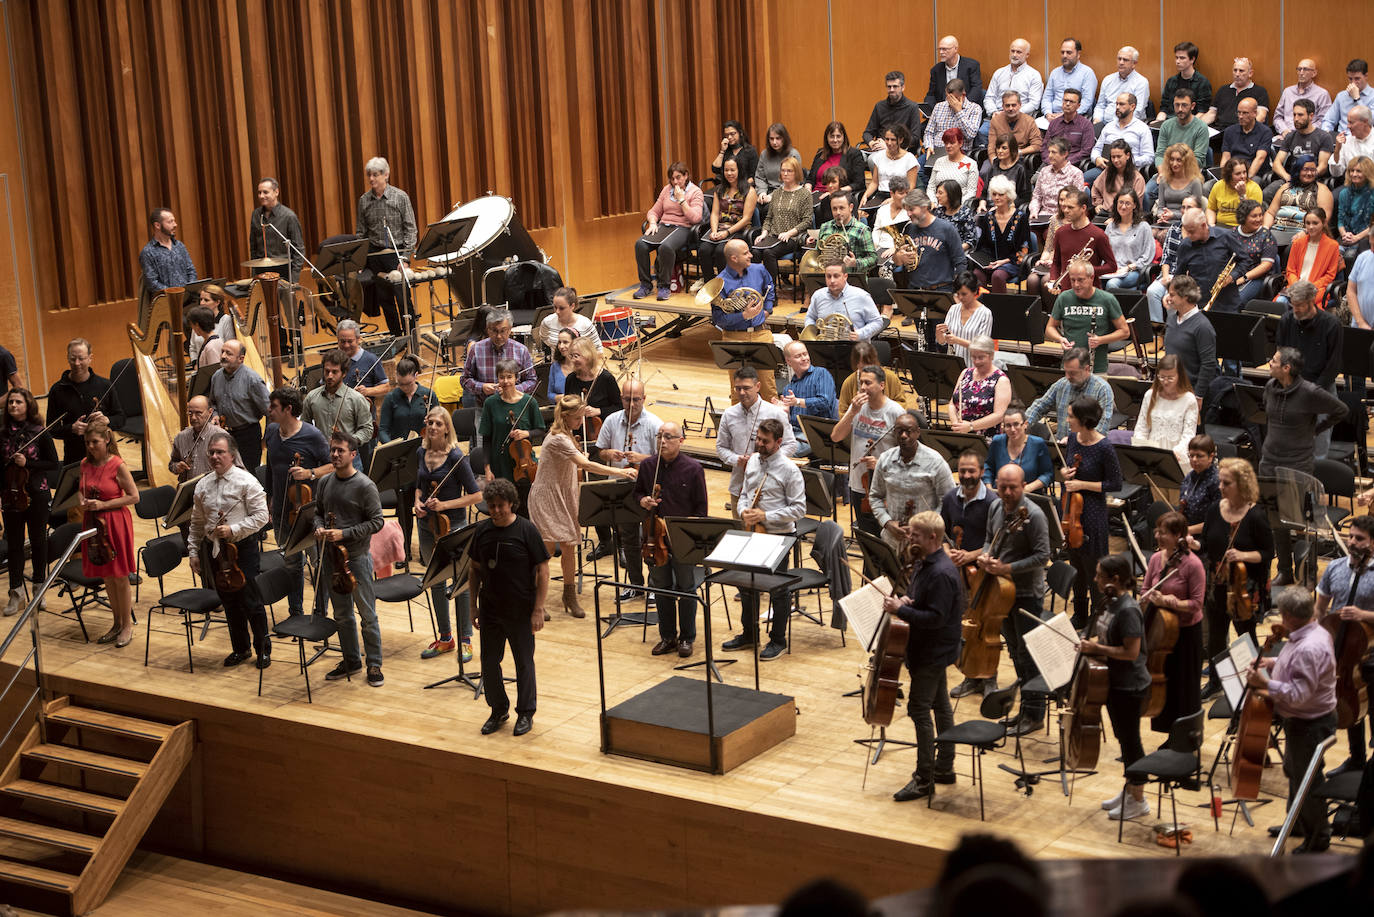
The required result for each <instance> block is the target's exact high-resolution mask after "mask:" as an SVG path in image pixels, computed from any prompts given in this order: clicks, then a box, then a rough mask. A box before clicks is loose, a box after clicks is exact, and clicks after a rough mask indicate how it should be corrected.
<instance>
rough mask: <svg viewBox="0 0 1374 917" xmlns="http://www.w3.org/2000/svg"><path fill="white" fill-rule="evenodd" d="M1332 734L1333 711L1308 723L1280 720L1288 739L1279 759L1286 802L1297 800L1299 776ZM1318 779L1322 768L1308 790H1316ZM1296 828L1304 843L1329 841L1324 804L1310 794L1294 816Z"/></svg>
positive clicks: (1334, 712)
mask: <svg viewBox="0 0 1374 917" xmlns="http://www.w3.org/2000/svg"><path fill="white" fill-rule="evenodd" d="M1335 731H1336V711H1334V710H1332V711H1331V712H1330V713H1328V714H1326V715H1325V716H1319V717H1316V718H1314V719H1310V720H1304V719H1299V718H1298V717H1295V716H1290V717H1285V718H1284V721H1283V734H1284V735H1285V736H1286V737H1287V739H1288V748H1287V749H1286V750H1285V752H1284V755H1283V773H1284V775H1285V776H1286V777H1288V798H1289V799H1290V800H1293V799H1296V798H1297V796H1298V787H1299V786H1301V785H1302V776H1303V774H1305V773H1306V772H1307V765H1308V764H1309V763H1311V761H1312V754H1313V752H1315V751H1316V750H1317V746H1318V745H1320V744H1321V743H1322V740H1324V739H1325V738H1326V737H1327V736H1329V735H1331V734H1333V733H1334V732H1335ZM1322 779H1323V768H1322V767H1321V766H1320V765H1318V766H1317V773H1316V774H1314V775H1313V780H1312V786H1313V787H1316V786H1319V785H1320V784H1321V782H1322ZM1289 804H1290V805H1291V804H1292V803H1291V802H1290V803H1289ZM1298 827H1299V828H1301V829H1302V830H1303V833H1304V834H1305V835H1306V836H1307V840H1308V843H1311V842H1312V841H1313V840H1314V839H1315V840H1321V839H1323V838H1330V837H1331V824H1330V822H1328V821H1327V820H1326V803H1325V802H1324V801H1323V800H1321V799H1318V798H1317V797H1316V796H1313V795H1312V793H1311V792H1309V793H1308V794H1307V799H1306V800H1304V801H1303V804H1302V809H1301V811H1300V813H1299V815H1298Z"/></svg>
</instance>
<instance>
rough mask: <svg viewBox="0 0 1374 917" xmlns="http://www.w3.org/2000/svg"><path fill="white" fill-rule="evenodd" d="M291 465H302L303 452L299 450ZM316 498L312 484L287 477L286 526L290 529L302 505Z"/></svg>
mask: <svg viewBox="0 0 1374 917" xmlns="http://www.w3.org/2000/svg"><path fill="white" fill-rule="evenodd" d="M291 467H292V468H299V467H301V454H300V453H299V452H297V453H296V454H295V455H294V456H293V457H292V459H291ZM314 498H315V495H314V493H313V492H312V491H311V489H310V485H309V484H307V483H305V482H304V481H297V480H295V479H293V478H292V477H291V476H290V475H287V478H286V526H287V528H288V529H289V528H290V527H291V526H293V525H295V524H296V516H297V514H298V513H300V511H301V507H302V506H304V505H305V504H307V503H309V502H310V501H311V500H313V499H314Z"/></svg>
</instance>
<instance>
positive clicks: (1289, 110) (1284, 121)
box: [1274, 57, 1331, 135]
mask: <svg viewBox="0 0 1374 917" xmlns="http://www.w3.org/2000/svg"><path fill="white" fill-rule="evenodd" d="M1299 99H1307V100H1308V101H1309V102H1311V103H1312V105H1313V106H1314V108H1315V112H1314V114H1313V118H1312V123H1313V124H1320V123H1321V120H1322V119H1323V118H1325V117H1326V110H1327V109H1328V108H1330V107H1331V94H1330V93H1328V92H1327V91H1326V90H1325V89H1323V88H1321V87H1320V86H1318V85H1317V62H1316V61H1314V60H1312V58H1310V57H1304V58H1303V59H1302V60H1300V61H1298V81H1297V82H1296V83H1294V84H1293V85H1292V86H1288V87H1286V88H1285V89H1284V90H1283V93H1282V94H1281V95H1280V96H1279V104H1278V107H1277V108H1275V109H1274V133H1276V134H1280V135H1282V134H1286V133H1288V132H1289V131H1291V130H1292V129H1293V103H1295V102H1297V101H1298V100H1299Z"/></svg>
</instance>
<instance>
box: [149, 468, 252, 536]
mask: <svg viewBox="0 0 1374 917" xmlns="http://www.w3.org/2000/svg"><path fill="white" fill-rule="evenodd" d="M262 467H264V468H266V467H267V466H266V465H264V466H262ZM176 493H177V489H176V488H175V487H173V486H172V485H170V484H163V485H162V486H161V487H149V488H147V489H145V490H141V491H139V494H138V503H136V504H135V505H134V515H136V516H138V518H140V519H151V520H152V523H153V531H154V532H156V533H157V534H159V535H161V534H162V520H163V519H164V518H166V516H167V513H168V512H170V511H171V509H172V498H174V497H175V496H176Z"/></svg>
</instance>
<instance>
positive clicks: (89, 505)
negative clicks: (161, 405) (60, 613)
mask: <svg viewBox="0 0 1374 917" xmlns="http://www.w3.org/2000/svg"><path fill="white" fill-rule="evenodd" d="M137 502H138V487H137V486H135V485H134V476H133V475H132V474H130V473H129V467H128V466H127V465H125V464H124V459H122V458H120V457H119V450H118V448H116V446H115V441H114V434H113V433H112V432H110V427H109V425H108V424H106V423H105V422H104V421H96V422H95V423H93V424H91V425H90V426H89V427H87V428H86V457H85V458H84V459H82V460H81V511H82V513H84V514H85V515H84V523H83V524H85V525H95V524H96V523H97V522H99V523H100V525H101V527H102V528H103V529H104V532H105V536H104V537H105V541H106V542H107V543H108V544H109V546H110V549H111V550H110V554H111V556H110V559H109V562H108V563H103V564H98V565H97V564H94V563H92V562H91V551H92V548H93V546H94V543H95V542H96V541H97V539H99V538H100V536H98V535H97V536H96V537H95V538H88V539H87V540H86V541H83V542H82V543H81V573H82V575H83V576H89V577H99V578H100V579H103V580H104V581H105V594H106V595H107V596H108V597H109V599H110V610H111V611H112V612H114V625H113V626H112V627H111V628H110V630H109V631H108V632H107V633H106V634H105V635H104V636H102V637H101V638H100V639H99V640H98V641H96V642H98V643H113V644H114V645H115V646H117V647H125V646H128V645H129V641H130V640H132V639H133V638H134V628H133V602H132V600H131V597H130V592H129V574H130V573H133V572H134V566H135V555H134V525H133V517H132V516H131V515H130V513H129V507H130V506H132V505H133V504H135V503H137ZM97 553H99V552H98V551H97Z"/></svg>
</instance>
